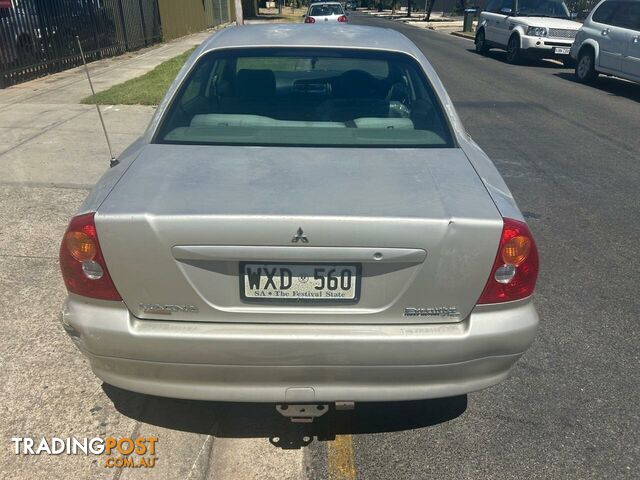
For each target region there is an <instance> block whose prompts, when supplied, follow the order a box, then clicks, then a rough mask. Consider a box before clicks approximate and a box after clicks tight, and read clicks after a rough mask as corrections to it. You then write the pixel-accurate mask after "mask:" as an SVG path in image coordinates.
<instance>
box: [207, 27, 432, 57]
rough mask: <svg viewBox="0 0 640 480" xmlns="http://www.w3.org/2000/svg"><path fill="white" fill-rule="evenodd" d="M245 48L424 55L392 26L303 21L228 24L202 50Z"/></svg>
mask: <svg viewBox="0 0 640 480" xmlns="http://www.w3.org/2000/svg"><path fill="white" fill-rule="evenodd" d="M243 47H294V48H295V47H321V48H331V47H335V48H356V49H369V50H384V51H396V52H402V53H407V54H409V55H413V56H419V54H420V53H419V50H418V49H417V47H416V46H415V45H414V44H413V42H411V41H410V40H409V39H408V38H407V37H405V36H404V35H402V34H401V33H398V32H396V31H395V30H391V29H389V28H379V27H367V26H362V25H335V24H334V25H313V26H311V25H305V24H302V23H300V24H286V23H280V24H271V25H269V24H259V25H243V26H239V27H228V28H225V29H223V30H220V31H219V32H217V33H215V34H214V35H212V36H211V37H210V38H209V39H208V40H207V41H206V42H205V44H204V45H203V47H202V50H201V53H205V52H208V51H210V50H216V49H220V48H243Z"/></svg>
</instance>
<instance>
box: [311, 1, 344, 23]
mask: <svg viewBox="0 0 640 480" xmlns="http://www.w3.org/2000/svg"><path fill="white" fill-rule="evenodd" d="M348 21H349V19H348V18H347V14H346V12H345V11H344V9H343V8H342V4H340V3H337V2H328V3H313V4H311V5H310V6H309V10H308V12H307V15H306V16H305V19H304V23H308V24H313V23H319V24H324V23H336V22H337V23H347V22H348Z"/></svg>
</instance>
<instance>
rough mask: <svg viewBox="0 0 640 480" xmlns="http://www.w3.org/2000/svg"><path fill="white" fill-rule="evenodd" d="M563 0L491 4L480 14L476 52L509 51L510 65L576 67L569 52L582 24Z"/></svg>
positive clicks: (497, 1) (492, 0)
mask: <svg viewBox="0 0 640 480" xmlns="http://www.w3.org/2000/svg"><path fill="white" fill-rule="evenodd" d="M571 17H572V16H571V14H570V13H569V9H568V8H567V6H566V4H565V3H564V1H563V0H490V1H489V3H488V4H487V6H486V8H485V9H484V11H483V12H482V13H481V14H480V18H479V21H478V28H477V31H476V39H475V43H476V51H477V52H478V53H481V54H486V53H487V52H488V51H489V49H491V48H500V49H503V50H506V51H507V61H508V62H509V63H518V62H519V61H521V60H523V59H524V58H553V59H559V60H562V61H563V62H564V63H565V64H566V65H567V66H569V65H571V66H572V65H573V60H572V59H571V57H570V55H569V52H570V50H571V45H573V40H574V38H575V36H576V34H577V33H578V30H579V29H580V27H581V24H580V23H578V22H575V21H573V20H572V19H571Z"/></svg>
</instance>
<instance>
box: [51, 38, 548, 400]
mask: <svg viewBox="0 0 640 480" xmlns="http://www.w3.org/2000/svg"><path fill="white" fill-rule="evenodd" d="M303 28H304V27H303ZM374 33H375V34H376V35H378V34H379V31H378V30H376V31H375V32H374ZM367 38H369V37H367ZM365 40H366V39H363V40H362V41H363V43H364V42H365ZM391 40H394V39H393V38H391V39H389V41H388V42H387V44H388V45H392V44H393V42H392V41H391ZM396 40H397V39H396ZM416 55H417V54H416ZM221 62H222V63H221ZM228 62H231V64H230V65H231V67H230V66H229V63H228ZM421 62H426V60H424V58H423V57H422V59H420V60H418V59H417V57H416V56H414V53H413V52H412V53H411V54H407V53H403V52H389V51H386V52H380V51H375V50H374V51H366V49H359V50H351V49H347V48H334V49H327V48H325V49H322V50H320V49H315V48H311V49H309V48H304V49H295V48H293V49H291V48H289V49H282V48H274V49H271V50H265V49H256V50H253V51H252V50H250V49H247V48H244V49H241V51H240V50H236V51H233V50H228V49H225V51H224V52H223V51H222V50H221V51H220V52H217V51H215V50H212V52H210V54H207V55H202V57H201V59H200V60H199V62H198V63H197V64H196V65H195V66H193V68H192V69H191V73H190V74H189V75H188V76H187V79H186V80H185V81H184V82H183V84H182V86H181V87H180V88H179V89H177V93H176V98H174V99H173V100H172V101H171V102H170V103H169V105H170V106H169V107H168V108H167V106H166V104H165V105H164V107H162V108H165V109H166V111H165V112H160V115H161V116H162V118H161V121H160V122H159V125H158V124H156V127H157V128H156V130H155V135H154V137H153V139H152V141H151V143H150V144H147V145H138V146H136V147H135V148H136V149H137V150H136V154H135V160H131V161H129V162H126V161H123V162H122V163H121V165H119V166H117V167H115V169H112V172H110V174H108V175H110V177H109V178H107V179H106V180H105V182H110V183H109V186H108V187H107V186H105V185H99V186H98V188H97V189H96V191H94V193H93V194H92V196H91V197H90V198H89V200H88V201H87V202H86V204H85V207H84V209H83V211H82V212H81V214H80V215H79V216H77V217H75V218H74V219H73V220H72V221H71V223H70V225H69V228H68V231H67V233H66V234H65V237H64V239H63V242H62V245H61V253H60V263H61V267H62V271H63V276H64V279H65V283H66V285H67V289H68V290H69V297H68V300H67V302H66V304H65V308H64V312H63V315H62V321H63V325H64V327H65V329H66V330H67V332H68V333H69V335H70V336H71V338H72V339H73V340H74V341H75V343H76V344H77V345H78V347H79V348H80V349H81V350H82V351H83V352H84V353H85V355H86V356H87V357H88V358H89V360H90V362H91V366H92V368H93V370H94V371H95V373H96V374H97V375H98V376H99V377H100V378H101V379H103V380H104V381H105V382H108V383H111V384H113V385H116V386H119V387H122V388H126V389H130V390H134V391H138V392H143V393H148V394H154V395H161V396H169V397H180V398H189V399H202V400H221V401H251V402H275V403H318V402H337V401H348V402H352V401H383V400H410V399H423V398H434V397H445V396H451V395H457V394H462V393H467V392H470V391H473V390H478V389H481V388H485V387H487V386H490V385H493V384H495V383H498V382H499V381H501V380H503V379H504V378H505V377H506V376H507V375H508V372H509V370H510V368H511V367H512V365H513V364H514V363H515V362H516V360H517V359H518V358H519V357H520V356H521V355H522V354H523V353H524V352H525V350H526V349H527V348H528V347H529V345H530V344H531V342H532V341H533V338H534V335H535V331H536V327H537V324H538V317H537V314H536V311H535V308H534V306H533V303H532V294H533V290H534V287H535V281H536V277H537V271H538V256H537V250H536V246H535V242H534V240H533V238H532V236H531V233H530V231H529V229H528V227H527V225H526V223H524V221H523V219H522V216H521V214H520V213H519V211H518V210H517V207H515V204H512V203H509V202H507V204H508V207H502V206H500V205H502V203H503V202H504V201H505V198H507V197H501V198H502V200H496V199H494V198H492V197H491V195H489V193H488V191H487V187H486V186H485V184H484V182H483V181H482V180H481V178H480V177H479V175H478V173H477V172H478V171H481V168H482V167H481V166H480V165H474V164H473V162H474V155H475V156H477V155H478V152H477V151H476V152H475V153H474V152H472V149H471V150H469V149H467V147H466V146H467V145H468V144H467V141H466V140H464V138H463V136H461V135H459V134H458V132H457V131H456V127H455V124H456V121H457V120H456V119H455V118H454V117H453V116H451V115H452V114H451V112H452V110H451V108H452V107H451V105H450V103H449V101H448V99H447V98H446V94H444V93H443V92H441V91H440V90H439V89H440V88H441V87H439V86H438V85H439V83H438V81H437V79H436V78H435V77H433V76H432V75H433V73H432V71H429V77H427V73H426V71H425V70H424V69H423V66H424V65H423V64H421ZM258 66H259V67H260V68H255V67H258ZM354 66H357V67H358V68H357V70H358V73H354V68H353V67H354ZM249 67H252V68H253V69H251V68H249ZM425 68H426V67H425ZM265 70H266V71H268V72H270V73H265ZM202 72H204V73H202ZM221 72H231V73H230V74H229V75H230V76H229V77H228V78H225V74H222V73H221ZM248 72H251V73H248ZM362 72H365V73H366V74H367V75H363V73H362ZM356 77H358V88H357V89H355V90H354V89H353V88H352V85H353V80H355V79H356ZM205 79H208V80H205ZM194 82H200V83H201V84H202V85H207V87H206V88H204V87H203V88H202V89H200V93H194V92H196V90H197V88H196V87H195V86H196V85H197V84H196V83H194ZM211 82H213V83H214V84H213V85H212V83H211ZM227 82H231V83H232V84H233V83H235V82H240V83H241V84H242V85H243V86H244V87H247V86H250V87H251V88H242V89H238V90H237V93H233V92H232V91H233V88H231V89H228V88H227V89H226V90H225V89H223V88H222V87H223V86H225V85H227ZM287 82H290V89H286V88H283V87H282V86H283V85H284V84H287ZM420 82H422V83H420ZM407 84H409V85H411V88H410V89H405V88H404V87H406V85H407ZM265 85H266V86H265ZM269 85H271V87H269ZM433 85H435V87H433ZM276 86H277V87H276ZM330 87H331V88H330ZM187 92H189V93H187ZM227 92H231V93H227ZM247 92H249V93H247ZM185 95H186V97H185ZM193 95H195V97H194V96H193ZM198 95H202V99H199V98H198ZM233 95H245V97H246V95H249V96H250V97H251V98H245V97H237V96H236V97H233ZM407 95H409V97H407ZM294 98H295V99H296V101H295V102H294V101H293V99H294ZM284 105H287V106H291V105H293V106H294V107H295V108H292V109H289V110H286V109H284ZM204 106H206V110H207V112H208V113H203V110H204V109H205V107H204ZM403 106H404V107H403ZM374 107H375V108H374ZM372 108H373V110H372ZM268 112H272V117H269V116H266V115H265V113H268ZM447 112H449V113H447ZM187 113H188V115H186V116H185V114H187ZM276 117H278V118H276ZM283 142H286V143H285V144H284V145H283ZM476 161H477V159H476ZM487 161H488V160H487ZM487 161H485V167H484V168H485V169H486V168H492V167H488V166H487V163H486V162H487ZM117 169H121V171H120V173H118V171H117ZM113 170H116V171H115V172H114V171H113ZM125 171H126V173H123V172H125ZM496 174H497V173H496ZM118 175H121V177H118V179H117V180H114V178H116V177H117V176H118ZM500 181H501V180H497V181H496V184H499V182H500ZM104 191H108V192H109V193H108V194H104V193H101V192H104ZM501 191H502V194H501V195H505V194H508V190H506V187H502V188H501ZM501 202H502V203H501ZM511 202H512V200H511Z"/></svg>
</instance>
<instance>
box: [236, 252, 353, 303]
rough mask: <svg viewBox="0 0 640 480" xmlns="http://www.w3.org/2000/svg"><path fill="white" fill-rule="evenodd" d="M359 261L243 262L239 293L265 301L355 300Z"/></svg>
mask: <svg viewBox="0 0 640 480" xmlns="http://www.w3.org/2000/svg"><path fill="white" fill-rule="evenodd" d="M359 294H360V265H358V264H324V263H323V264H308V263H245V262H242V263H240V296H241V297H242V298H243V299H244V300H249V301H261V302H262V301H264V302H322V303H330V302H352V303H353V302H356V301H357V300H358V297H359Z"/></svg>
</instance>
